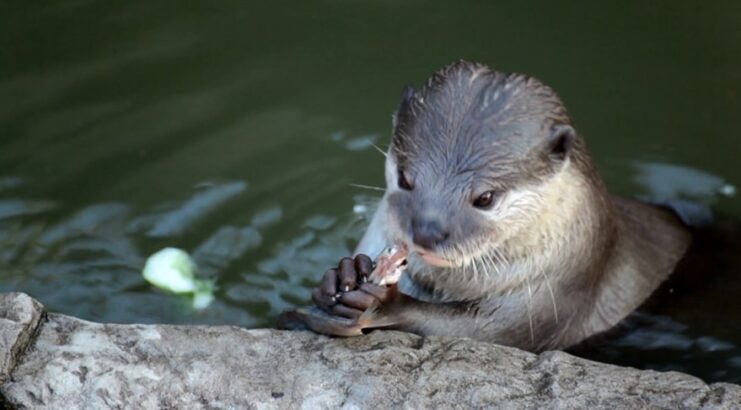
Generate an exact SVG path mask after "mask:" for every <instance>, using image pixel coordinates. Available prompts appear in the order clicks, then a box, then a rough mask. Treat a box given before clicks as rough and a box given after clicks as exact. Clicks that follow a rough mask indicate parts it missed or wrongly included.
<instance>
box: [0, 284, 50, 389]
mask: <svg viewBox="0 0 741 410" xmlns="http://www.w3.org/2000/svg"><path fill="white" fill-rule="evenodd" d="M43 312H44V308H43V306H41V304H40V303H39V302H37V301H35V300H33V299H31V298H30V297H29V296H28V295H25V294H23V293H5V294H0V384H2V383H4V382H5V381H6V380H7V379H8V376H9V375H10V371H11V370H12V369H13V367H14V366H15V364H16V362H17V360H18V356H19V355H20V354H21V353H22V352H23V350H24V349H25V348H26V346H27V345H28V343H29V341H30V339H31V336H32V335H33V333H34V331H36V327H37V326H38V324H39V319H40V318H41V315H42V314H43Z"/></svg>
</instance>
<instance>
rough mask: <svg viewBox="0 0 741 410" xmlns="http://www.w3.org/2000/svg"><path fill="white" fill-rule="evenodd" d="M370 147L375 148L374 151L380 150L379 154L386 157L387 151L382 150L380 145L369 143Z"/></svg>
mask: <svg viewBox="0 0 741 410" xmlns="http://www.w3.org/2000/svg"><path fill="white" fill-rule="evenodd" d="M371 147H373V148H375V149H376V151H378V152H380V153H381V155H383V156H384V157H388V153H387V152H386V151H384V150H382V149H381V147H379V146H378V145H376V144H371Z"/></svg>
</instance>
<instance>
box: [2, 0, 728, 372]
mask: <svg viewBox="0 0 741 410" xmlns="http://www.w3.org/2000/svg"><path fill="white" fill-rule="evenodd" d="M739 4H741V3H738V2H723V1H721V2H708V3H707V4H697V3H696V2H677V3H676V4H675V7H672V8H666V7H663V6H662V5H660V4H653V3H646V2H636V3H635V4H630V3H628V4H623V3H621V4H620V5H607V4H605V3H597V2H589V1H581V2H576V3H571V4H570V5H569V6H568V7H566V6H564V5H562V4H556V3H553V4H551V3H547V2H545V3H543V2H541V3H538V4H537V6H535V5H534V4H528V2H525V3H522V2H510V3H499V2H465V3H456V4H453V3H451V2H445V1H442V0H428V1H424V2H423V1H416V0H415V1H408V2H403V3H399V2H369V1H360V2H352V3H351V4H350V3H338V2H326V1H320V2H313V3H311V4H308V3H306V2H300V1H294V0H289V1H288V2H264V3H257V2H233V3H228V4H219V5H211V4H210V3H198V4H190V5H188V6H187V7H186V6H184V5H183V4H181V3H180V2H174V1H170V0H164V1H159V2H128V3H126V4H124V3H120V4H117V3H112V2H88V1H64V0H63V1H57V2H54V3H49V4H46V5H44V4H36V3H30V2H11V3H7V4H4V5H2V6H0V8H2V11H3V12H2V13H0V25H1V26H2V27H3V29H4V35H3V36H2V38H0V45H1V47H0V291H10V290H19V291H24V292H28V293H30V294H31V295H32V296H34V297H36V298H38V299H39V300H41V301H42V302H43V303H44V304H45V305H46V306H47V307H48V308H49V309H51V310H54V311H60V312H63V313H68V314H73V315H77V316H80V317H83V318H87V319H93V320H100V321H113V322H169V323H212V324H217V323H228V324H237V325H243V326H250V327H252V326H269V325H271V324H272V321H273V319H274V318H275V316H276V315H277V314H278V312H279V311H281V310H282V309H284V308H287V307H291V306H294V305H300V304H305V303H308V301H309V289H310V288H311V286H313V284H314V283H315V282H316V280H317V279H318V278H319V277H320V276H321V274H322V273H323V272H324V271H325V270H326V269H327V268H328V267H329V266H331V265H333V264H335V263H336V262H337V260H338V259H339V258H340V257H342V256H345V255H347V254H348V253H349V252H350V251H351V249H352V248H353V246H354V244H355V241H356V240H357V239H358V238H359V236H360V235H361V234H362V225H363V221H364V220H365V219H366V218H367V213H368V212H370V211H369V210H370V209H372V208H373V199H374V197H377V196H378V195H379V192H377V191H374V190H373V187H374V186H376V187H377V186H378V185H381V184H383V157H382V156H381V155H380V154H379V153H378V152H377V148H381V149H384V148H385V147H386V144H387V138H388V131H389V129H390V113H391V112H392V111H393V109H394V108H395V106H396V105H397V103H398V99H399V95H400V92H401V89H402V87H403V86H404V85H405V84H412V85H419V83H420V82H421V81H422V80H423V79H424V78H426V77H427V76H428V75H429V74H430V73H431V72H432V71H433V70H435V69H437V68H438V67H440V66H442V65H443V64H447V63H449V62H451V61H452V60H455V59H458V58H468V59H476V60H481V61H483V62H485V63H488V64H491V65H493V66H495V67H496V68H498V69H501V70H506V71H522V72H527V73H531V74H534V75H536V76H538V77H540V78H542V79H543V80H544V81H545V82H546V83H548V84H551V85H552V86H554V88H555V89H556V90H558V92H559V93H560V94H561V96H562V97H563V98H564V100H565V101H566V103H567V106H569V107H570V112H571V114H572V115H573V117H574V118H575V119H576V121H577V125H578V128H579V130H580V131H581V132H582V133H583V134H584V135H585V136H586V138H587V141H588V144H589V146H590V149H591V150H592V152H593V154H594V156H595V160H596V162H597V164H598V165H599V168H600V171H601V172H602V175H603V176H604V177H605V179H606V181H607V182H608V184H609V185H610V188H611V189H612V190H613V191H615V192H617V193H621V194H624V195H628V196H640V197H643V198H646V199H650V200H653V201H657V202H665V203H671V204H672V205H674V206H678V207H679V208H680V209H681V210H683V213H684V214H685V215H686V216H689V217H690V218H689V220H692V221H694V222H707V221H711V220H712V221H714V222H713V223H714V224H718V225H720V227H721V228H723V227H724V226H725V225H724V223H721V222H720V221H719V220H717V219H715V218H714V217H713V216H714V215H729V216H732V217H735V218H739V217H741V201H740V200H739V198H738V195H735V194H734V193H735V187H738V186H739V181H741V173H739V168H738V165H737V161H738V157H739V153H740V152H739V143H738V130H739V129H741V116H739V115H738V112H739V111H738V109H739V106H738V98H739V97H738V96H739V95H740V94H739V89H740V88H741V82H740V81H739V78H738V75H737V74H736V73H738V72H739V69H741V49H739V44H741V38H740V37H739V31H738V30H737V27H738V24H739V22H740V21H741V19H739V16H741V13H739V12H741V6H739ZM535 9H537V10H539V12H538V13H534V12H533V10H535ZM362 187H370V188H369V190H368V189H363V188H362ZM366 194H367V195H366ZM730 219H731V220H733V218H730ZM730 231H732V230H729V232H730ZM730 236H731V237H732V235H730ZM703 238H706V237H703ZM710 239H711V238H709V237H708V238H707V242H708V243H714V242H712V241H711V240H710ZM702 241H705V239H702ZM724 243H732V241H727V242H724ZM166 246H174V247H178V248H182V249H185V250H187V251H188V252H189V253H191V255H193V256H194V257H195V259H196V260H197V262H198V264H199V266H200V269H201V274H203V275H206V276H210V277H213V278H215V280H216V283H217V286H218V289H217V291H216V301H215V302H214V303H212V304H211V305H210V306H209V307H208V308H207V309H205V310H203V311H193V310H192V309H191V308H190V307H189V305H188V301H187V300H182V299H179V298H178V297H175V296H172V295H168V294H164V293H161V292H159V291H157V290H155V289H153V288H152V287H151V286H149V285H147V284H146V283H145V282H144V280H143V278H142V277H141V269H142V267H143V263H144V260H145V258H146V257H147V256H149V255H151V254H152V253H154V252H156V251H157V250H159V249H162V248H163V247H166ZM734 249H737V248H734V247H733V246H716V247H715V248H713V246H710V245H709V246H708V249H704V252H705V253H706V254H707V255H711V256H712V258H711V259H713V258H715V259H717V260H719V261H720V260H723V261H726V260H727V259H728V258H720V257H718V256H719V255H720V256H725V255H731V254H733V253H734ZM739 266H741V262H738V263H736V262H734V261H730V262H728V261H726V262H723V263H717V264H712V265H703V264H699V267H698V268H695V269H694V271H696V272H702V273H703V274H704V275H705V276H704V277H703V280H701V281H688V282H687V283H689V284H690V285H686V286H676V288H675V292H674V293H673V295H675V296H676V295H678V294H680V293H682V294H686V295H687V296H686V297H685V298H684V299H683V300H685V302H680V301H678V300H677V301H674V300H673V299H672V300H670V301H669V302H667V303H665V304H663V305H662V306H664V307H665V309H664V310H662V309H652V310H646V311H643V312H642V313H640V314H639V315H637V316H636V318H637V319H635V320H634V321H633V322H632V323H633V324H632V325H631V326H629V330H628V332H627V333H626V334H624V335H622V336H620V337H618V338H617V339H615V340H614V341H610V342H607V343H606V344H604V345H602V346H601V347H599V348H596V349H595V350H594V351H592V352H589V353H590V354H591V355H592V357H595V358H598V359H602V360H609V361H612V362H616V363H623V364H631V365H634V366H638V367H652V368H660V369H664V368H682V369H684V370H686V371H689V372H692V373H695V374H698V375H701V376H702V377H704V378H706V379H708V380H732V381H741V369H739V363H741V347H739V346H741V328H740V327H739V324H738V323H737V322H738V321H734V320H733V318H734V317H735V316H737V315H736V313H738V312H739V311H741V306H739V305H738V302H734V300H738V299H739V296H741V280H739V279H738V278H739V275H738V272H739V270H740V269H739ZM711 278H718V279H716V280H715V281H714V280H711ZM701 285H702V286H701ZM690 289H704V290H702V291H700V292H697V293H692V292H688V290H690ZM703 292H704V293H703ZM585 354H587V353H585ZM587 355H589V354H587Z"/></svg>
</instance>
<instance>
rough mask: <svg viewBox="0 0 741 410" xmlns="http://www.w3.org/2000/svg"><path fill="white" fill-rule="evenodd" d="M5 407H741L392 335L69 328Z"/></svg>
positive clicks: (55, 337) (668, 384)
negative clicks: (8, 405) (336, 335)
mask: <svg viewBox="0 0 741 410" xmlns="http://www.w3.org/2000/svg"><path fill="white" fill-rule="evenodd" d="M16 298H18V296H16ZM17 300H20V299H17ZM0 393H2V395H3V397H4V399H5V400H6V401H7V403H9V404H11V405H14V406H17V407H19V408H50V409H75V408H95V409H98V408H187V409H200V408H204V409H205V408H266V409H267V408H307V409H313V408H374V409H375V408H439V407H444V408H451V407H452V408H470V407H503V408H538V409H540V408H569V409H571V408H591V409H600V408H604V409H616V408H667V409H676V408H739V406H741V387H740V386H736V385H732V384H724V383H717V384H712V385H707V384H705V383H704V382H702V381H701V380H699V379H697V378H695V377H692V376H689V375H685V374H681V373H677V372H667V373H660V372H655V371H641V370H636V369H631V368H622V367H617V366H611V365H606V364H600V363H595V362H591V361H588V360H584V359H579V358H576V357H573V356H570V355H568V354H566V353H563V352H547V353H543V354H541V355H533V354H530V353H527V352H523V351H520V350H517V349H513V348H507V347H502V346H497V345H493V344H487V343H481V342H475V341H471V340H468V339H454V338H438V337H426V338H423V337H419V336H416V335H412V334H407V333H400V332H391V331H387V332H381V331H377V332H373V333H371V334H370V335H366V336H363V337H357V338H351V339H333V338H328V337H325V336H320V335H315V334H312V333H307V332H285V331H277V330H267V329H256V330H247V329H242V328H237V327H223V326H218V327H206V326H168V325H114V324H99V323H91V322H86V321H83V320H79V319H76V318H72V317H68V316H64V315H59V314H48V319H47V320H45V321H43V322H42V323H41V325H40V331H39V332H38V334H37V336H36V339H35V341H34V342H33V343H32V344H31V345H30V346H29V348H28V349H27V350H26V352H25V354H24V355H23V356H22V357H21V358H20V360H19V361H18V364H17V365H16V367H15V368H14V369H13V370H12V375H11V378H10V379H9V380H8V381H6V382H5V384H4V385H3V386H2V387H1V388H0Z"/></svg>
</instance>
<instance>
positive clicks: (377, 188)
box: [350, 184, 386, 191]
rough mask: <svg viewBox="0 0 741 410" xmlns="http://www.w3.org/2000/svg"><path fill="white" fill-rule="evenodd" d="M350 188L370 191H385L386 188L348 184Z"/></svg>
mask: <svg viewBox="0 0 741 410" xmlns="http://www.w3.org/2000/svg"><path fill="white" fill-rule="evenodd" d="M350 186H351V187H354V188H362V189H369V190H371V191H386V188H381V187H379V186H373V185H363V184H350Z"/></svg>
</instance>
